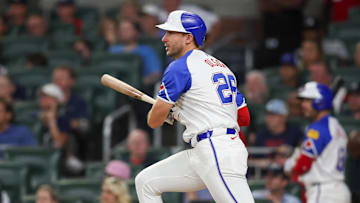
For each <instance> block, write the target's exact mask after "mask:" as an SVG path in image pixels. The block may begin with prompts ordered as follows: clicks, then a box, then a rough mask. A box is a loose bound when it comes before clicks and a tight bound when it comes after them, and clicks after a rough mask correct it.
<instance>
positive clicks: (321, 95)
mask: <svg viewBox="0 0 360 203" xmlns="http://www.w3.org/2000/svg"><path fill="white" fill-rule="evenodd" d="M298 97H299V98H303V99H312V100H313V102H312V106H313V107H314V109H316V110H318V111H322V110H330V109H331V108H332V100H333V93H332V91H331V90H330V88H328V87H327V86H326V85H323V84H320V83H317V82H307V83H306V84H305V86H304V87H303V88H301V89H300V90H299V93H298Z"/></svg>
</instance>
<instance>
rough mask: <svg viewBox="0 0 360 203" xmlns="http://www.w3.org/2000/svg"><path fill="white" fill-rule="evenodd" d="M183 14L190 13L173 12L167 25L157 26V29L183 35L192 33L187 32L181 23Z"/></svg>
mask: <svg viewBox="0 0 360 203" xmlns="http://www.w3.org/2000/svg"><path fill="white" fill-rule="evenodd" d="M183 13H189V12H186V11H182V10H177V11H173V12H171V13H170V14H169V17H168V19H167V20H166V22H165V23H163V24H161V25H156V27H158V28H160V29H162V30H167V31H174V32H183V33H191V32H188V31H186V30H185V28H184V26H183V24H182V22H181V15H182V14H183Z"/></svg>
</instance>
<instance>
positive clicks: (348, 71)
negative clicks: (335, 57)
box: [333, 67, 360, 85]
mask: <svg viewBox="0 0 360 203" xmlns="http://www.w3.org/2000/svg"><path fill="white" fill-rule="evenodd" d="M333 75H336V76H341V77H342V78H343V79H344V81H345V84H346V85H349V84H350V83H351V82H354V81H355V82H360V77H359V76H360V68H356V67H344V68H338V69H336V70H334V73H333Z"/></svg>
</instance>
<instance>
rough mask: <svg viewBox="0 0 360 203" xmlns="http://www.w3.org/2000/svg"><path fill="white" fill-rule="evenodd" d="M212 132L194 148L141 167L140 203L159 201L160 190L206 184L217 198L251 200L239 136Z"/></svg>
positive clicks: (197, 187) (249, 202) (191, 188)
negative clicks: (214, 134)
mask: <svg viewBox="0 0 360 203" xmlns="http://www.w3.org/2000/svg"><path fill="white" fill-rule="evenodd" d="M231 137H234V135H231V136H230V135H221V136H212V137H211V138H207V139H204V140H202V141H200V142H199V143H197V145H196V146H195V148H192V149H188V150H185V151H182V152H179V153H177V154H174V155H172V156H170V157H168V158H166V159H164V160H162V161H159V162H158V163H156V164H154V165H152V166H150V167H148V168H146V169H144V170H143V171H141V172H140V173H139V174H138V175H137V176H136V178H135V185H136V192H137V195H138V198H139V201H140V203H155V202H156V203H161V202H162V199H161V194H162V193H163V192H191V191H197V190H201V189H204V188H208V190H209V191H210V193H211V195H212V197H213V198H214V200H215V201H216V202H221V203H225V202H226V203H228V202H241V203H253V202H254V199H253V197H252V194H251V191H250V189H249V186H248V184H247V180H246V177H245V174H246V170H247V157H248V152H247V150H246V148H245V146H244V144H243V143H242V141H241V140H240V138H239V136H236V138H235V139H232V138H231Z"/></svg>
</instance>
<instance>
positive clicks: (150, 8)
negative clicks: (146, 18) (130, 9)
mask: <svg viewBox="0 0 360 203" xmlns="http://www.w3.org/2000/svg"><path fill="white" fill-rule="evenodd" d="M142 12H143V13H145V14H147V15H151V16H156V17H158V18H159V14H160V12H161V10H160V8H159V7H158V6H156V5H155V4H145V5H144V6H143V7H142Z"/></svg>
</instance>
